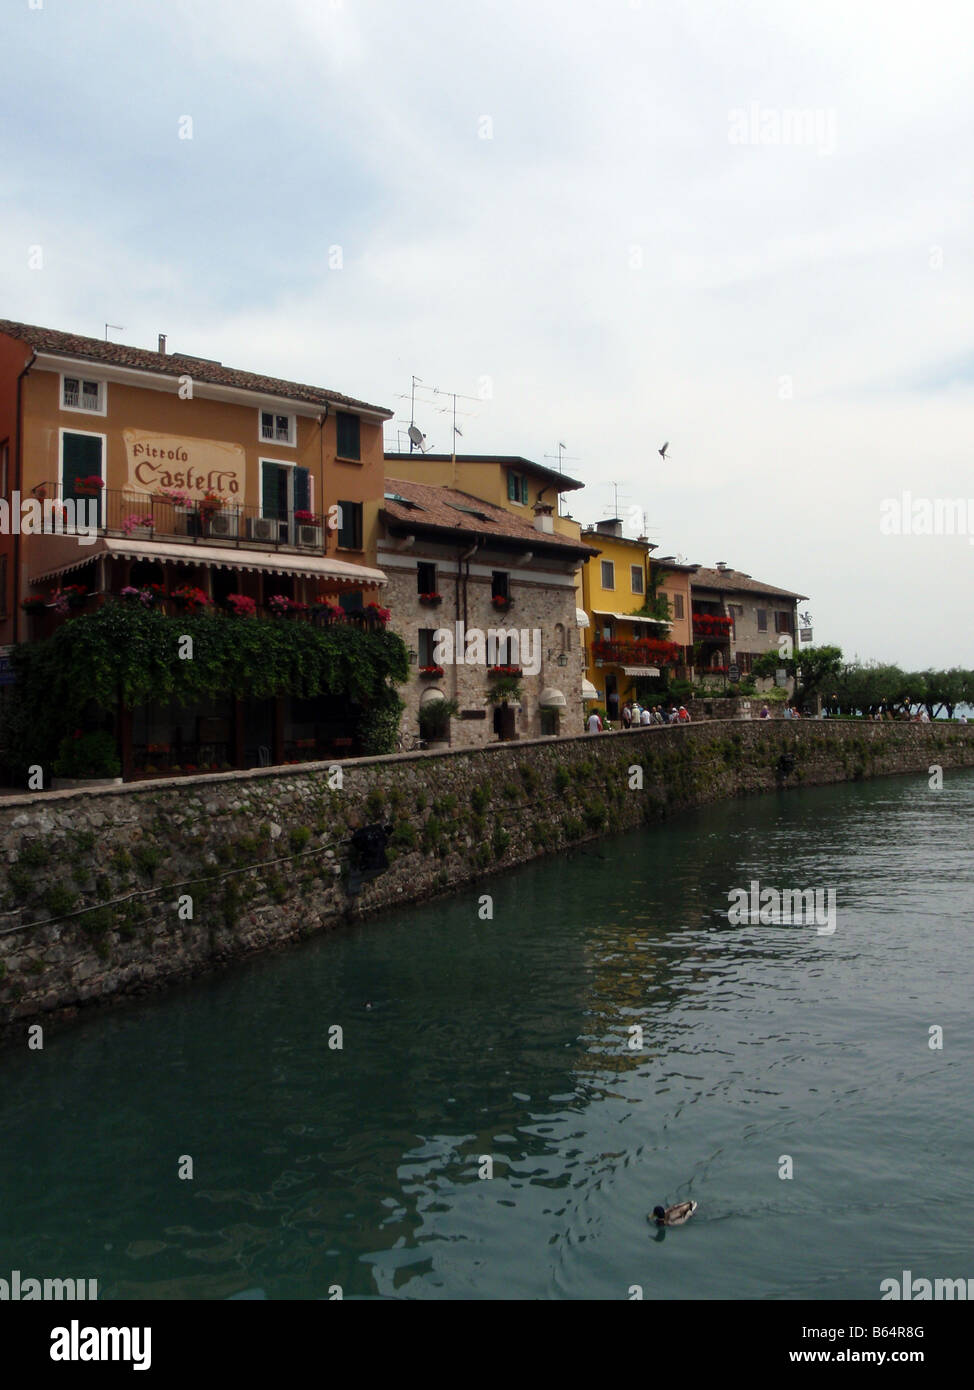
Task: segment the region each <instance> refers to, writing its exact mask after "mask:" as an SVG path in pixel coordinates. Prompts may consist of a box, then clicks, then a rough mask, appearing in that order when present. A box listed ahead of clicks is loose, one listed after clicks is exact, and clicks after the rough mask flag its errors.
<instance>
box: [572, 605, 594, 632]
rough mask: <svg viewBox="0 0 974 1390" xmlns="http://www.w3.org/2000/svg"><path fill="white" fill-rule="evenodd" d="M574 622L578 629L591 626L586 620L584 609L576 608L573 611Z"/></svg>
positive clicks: (586, 615)
mask: <svg viewBox="0 0 974 1390" xmlns="http://www.w3.org/2000/svg"><path fill="white" fill-rule="evenodd" d="M575 622H576V625H577V626H578V627H590V626H591V624H590V623H589V620H588V614H587V613H586V612H585V609H584V608H576V609H575Z"/></svg>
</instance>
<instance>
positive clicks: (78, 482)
mask: <svg viewBox="0 0 974 1390" xmlns="http://www.w3.org/2000/svg"><path fill="white" fill-rule="evenodd" d="M104 486H105V480H104V478H101V477H99V475H98V474H97V473H90V474H89V475H88V477H87V478H76V479H75V482H74V490H75V492H76V493H77V494H78V496H79V497H97V496H98V495H99V493H100V492H101V490H102V488H103V487H104Z"/></svg>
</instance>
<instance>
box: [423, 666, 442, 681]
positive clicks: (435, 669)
mask: <svg viewBox="0 0 974 1390" xmlns="http://www.w3.org/2000/svg"><path fill="white" fill-rule="evenodd" d="M419 674H420V675H421V676H422V678H423V679H424V680H441V679H442V677H443V667H442V666H421V667H420V668H419Z"/></svg>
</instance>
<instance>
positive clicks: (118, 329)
mask: <svg viewBox="0 0 974 1390" xmlns="http://www.w3.org/2000/svg"><path fill="white" fill-rule="evenodd" d="M110 328H112V329H114V330H115V332H116V333H124V332H125V324H124V323H106V324H105V342H106V343H107V342H108V330H109V329H110Z"/></svg>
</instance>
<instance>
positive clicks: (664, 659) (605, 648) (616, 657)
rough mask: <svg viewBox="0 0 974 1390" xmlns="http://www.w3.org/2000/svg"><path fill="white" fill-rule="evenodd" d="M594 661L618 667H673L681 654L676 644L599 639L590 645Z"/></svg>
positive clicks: (649, 640) (648, 639) (644, 640)
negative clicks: (611, 663) (605, 662)
mask: <svg viewBox="0 0 974 1390" xmlns="http://www.w3.org/2000/svg"><path fill="white" fill-rule="evenodd" d="M592 655H593V657H594V658H595V660H596V661H611V662H613V663H615V664H616V665H618V666H659V665H660V664H661V663H662V664H663V665H667V666H675V665H676V664H677V663H678V662H679V661H680V659H681V656H682V652H681V649H680V646H679V644H678V643H676V642H663V641H654V640H653V639H652V638H644V639H643V640H642V641H637V642H622V641H610V640H608V639H606V638H601V639H598V640H596V641H595V642H593V643H592Z"/></svg>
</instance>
